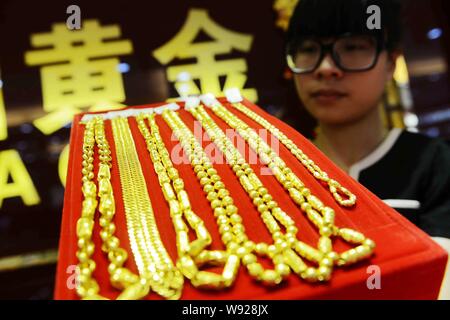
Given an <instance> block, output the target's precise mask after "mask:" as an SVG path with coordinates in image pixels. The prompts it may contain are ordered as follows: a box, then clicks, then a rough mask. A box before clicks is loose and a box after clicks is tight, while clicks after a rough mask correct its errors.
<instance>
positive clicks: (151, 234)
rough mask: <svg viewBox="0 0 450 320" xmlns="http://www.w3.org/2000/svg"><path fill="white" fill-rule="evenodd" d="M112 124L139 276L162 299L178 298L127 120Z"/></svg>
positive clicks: (179, 279)
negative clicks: (147, 282) (146, 281)
mask: <svg viewBox="0 0 450 320" xmlns="http://www.w3.org/2000/svg"><path fill="white" fill-rule="evenodd" d="M111 123H112V129H113V135H114V142H115V146H116V154H117V164H118V167H119V175H120V181H121V187H122V196H123V201H124V207H125V215H126V220H127V228H128V235H129V238H130V244H131V250H132V252H133V255H134V258H135V261H136V265H137V267H138V270H139V274H140V275H141V277H142V278H144V279H147V280H148V281H149V283H150V286H151V288H152V289H153V291H155V292H157V293H158V294H159V295H161V296H162V297H164V298H167V299H178V298H179V297H180V296H181V292H182V288H183V276H182V274H181V273H180V271H179V270H178V269H177V268H176V267H175V266H174V264H173V262H172V260H171V258H170V256H169V254H168V252H167V251H166V249H165V247H164V244H163V242H162V240H161V237H160V235H159V232H158V227H157V224H156V220H155V216H154V212H153V208H152V203H151V201H150V197H149V193H148V190H147V185H146V182H145V178H144V175H143V172H142V168H141V165H140V162H139V158H138V155H137V151H136V147H135V144H134V140H133V137H132V133H131V130H130V127H129V125H128V120H127V118H114V119H112V120H111Z"/></svg>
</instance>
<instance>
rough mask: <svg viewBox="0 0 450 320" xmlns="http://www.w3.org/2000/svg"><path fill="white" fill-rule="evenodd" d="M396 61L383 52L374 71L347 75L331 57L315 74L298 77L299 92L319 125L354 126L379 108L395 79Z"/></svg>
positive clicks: (296, 81)
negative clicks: (390, 80)
mask: <svg viewBox="0 0 450 320" xmlns="http://www.w3.org/2000/svg"><path fill="white" fill-rule="evenodd" d="M393 59H394V57H392V58H389V55H388V53H387V52H386V51H383V52H381V54H380V56H379V59H378V62H377V64H376V65H375V67H374V68H373V69H371V70H369V71H363V72H345V71H342V70H341V69H339V68H338V67H337V66H336V65H335V64H334V62H333V59H332V58H331V57H330V55H327V56H326V57H325V58H324V59H323V61H322V63H321V64H320V66H319V67H318V68H317V69H316V70H315V71H314V72H312V73H308V74H296V75H294V80H295V85H296V88H297V92H298V94H299V96H300V99H301V100H302V102H303V104H304V105H305V107H306V109H307V110H308V111H309V113H311V115H312V116H313V117H314V118H316V119H317V120H318V121H319V122H321V123H325V124H330V125H342V124H348V123H352V122H354V121H357V120H358V119H360V118H362V117H364V116H365V115H366V114H368V113H369V112H371V111H373V109H374V108H377V106H378V104H379V102H380V100H381V97H382V95H383V92H384V88H385V84H386V82H387V81H388V80H389V79H391V78H392V74H393V71H394V67H395V64H394V63H392V61H394V60H393Z"/></svg>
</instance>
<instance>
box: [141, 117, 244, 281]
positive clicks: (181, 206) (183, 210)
mask: <svg viewBox="0 0 450 320" xmlns="http://www.w3.org/2000/svg"><path fill="white" fill-rule="evenodd" d="M145 119H148V121H149V125H150V130H148V128H147V125H146V123H145ZM137 123H138V126H139V129H140V132H141V134H142V136H143V137H144V139H145V141H146V144H147V149H148V152H149V154H150V157H151V159H152V162H153V168H154V170H155V172H156V174H157V175H158V181H159V184H160V186H161V189H162V191H163V194H164V198H165V200H166V201H167V203H168V204H169V208H170V216H171V218H172V222H173V226H174V229H175V232H176V241H177V250H178V257H179V258H178V263H177V266H178V268H179V269H180V271H181V272H182V273H183V274H184V276H185V277H186V278H188V279H190V281H191V283H192V284H193V285H194V286H195V287H202V288H214V289H220V288H224V287H228V286H230V285H231V284H232V283H233V282H234V280H235V278H236V275H237V270H238V268H239V259H238V257H237V256H236V255H230V254H228V252H226V251H220V250H215V251H208V250H205V248H206V247H207V246H209V245H210V244H211V241H212V240H211V236H210V234H209V232H208V230H207V229H206V227H205V225H204V222H203V221H202V220H201V219H200V218H199V217H198V216H197V215H196V214H195V213H194V212H193V211H192V208H191V203H190V200H189V196H188V194H187V192H186V190H185V189H184V181H183V179H181V178H180V176H179V174H178V170H177V169H176V168H174V166H173V163H172V161H171V159H170V155H169V152H168V151H167V148H166V147H165V145H164V142H163V140H162V137H161V135H160V133H159V128H158V125H157V124H156V121H155V119H154V114H151V115H143V114H141V115H139V116H137ZM183 217H184V218H185V219H186V221H187V222H188V224H189V226H190V227H191V228H192V229H193V230H194V231H195V233H196V236H197V239H196V240H194V241H192V242H189V237H188V228H187V226H186V223H185V222H184V220H183ZM196 257H199V258H197V261H194V259H196ZM205 264H210V265H211V264H212V265H223V266H224V269H223V273H222V274H221V275H219V274H217V273H214V272H207V271H199V269H198V268H199V267H201V266H202V265H205Z"/></svg>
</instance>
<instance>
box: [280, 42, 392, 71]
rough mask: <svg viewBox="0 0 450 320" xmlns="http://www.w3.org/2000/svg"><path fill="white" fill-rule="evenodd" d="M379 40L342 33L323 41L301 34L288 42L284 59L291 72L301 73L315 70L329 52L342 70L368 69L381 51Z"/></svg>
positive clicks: (374, 63) (382, 47)
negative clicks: (301, 36)
mask: <svg viewBox="0 0 450 320" xmlns="http://www.w3.org/2000/svg"><path fill="white" fill-rule="evenodd" d="M383 49H384V46H383V45H382V42H381V41H379V40H378V39H377V38H376V37H374V36H371V35H354V34H346V35H343V36H340V37H338V38H336V39H335V40H334V41H333V42H331V43H327V44H324V43H322V42H320V41H319V40H317V39H315V38H302V39H300V40H299V41H296V42H295V43H294V44H291V45H288V48H287V63H288V66H289V68H290V69H291V70H292V72H294V73H296V74H304V73H310V72H313V71H315V70H316V69H317V68H318V67H319V66H320V64H321V63H322V60H323V58H324V57H325V56H326V55H327V53H330V55H331V57H332V59H333V61H334V63H335V64H336V66H337V67H338V68H340V69H341V70H343V71H346V72H361V71H367V70H370V69H372V68H373V67H374V66H375V65H376V64H377V61H378V57H379V55H380V52H381V51H383Z"/></svg>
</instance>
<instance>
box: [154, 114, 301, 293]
mask: <svg viewBox="0 0 450 320" xmlns="http://www.w3.org/2000/svg"><path fill="white" fill-rule="evenodd" d="M162 116H163V118H164V120H165V121H166V123H167V124H168V125H169V126H170V128H171V129H172V131H173V133H174V134H175V136H176V137H177V139H178V140H179V141H180V144H181V146H182V148H183V150H184V152H185V154H186V155H187V156H188V157H189V160H190V162H191V165H192V167H193V169H194V172H195V174H196V176H197V179H198V180H199V182H200V184H201V185H202V187H203V191H204V192H205V193H206V198H207V200H208V201H209V203H210V205H211V208H212V209H213V211H214V216H215V217H216V219H217V224H218V226H219V232H220V234H221V239H222V241H223V243H224V244H225V246H226V250H227V252H228V253H229V254H230V255H235V256H237V257H239V258H240V259H241V260H242V263H243V264H244V266H245V267H246V269H247V271H248V273H249V275H250V276H251V277H253V278H254V279H256V280H258V281H261V282H262V283H263V284H266V285H275V284H278V283H280V282H281V281H282V280H283V279H284V278H286V277H287V276H288V275H289V273H290V269H289V266H288V265H287V264H286V263H285V258H284V256H283V255H282V254H280V253H278V254H276V251H277V250H276V247H275V245H267V244H266V243H262V242H261V243H257V244H255V243H254V242H253V241H250V240H249V239H248V237H247V235H246V233H245V227H244V225H243V224H242V217H241V216H240V215H239V213H238V208H237V207H236V206H235V205H234V201H233V198H232V197H231V196H230V193H229V191H228V190H227V189H226V187H225V184H224V183H223V182H222V180H221V178H220V176H219V175H218V173H217V171H216V169H214V168H213V165H212V162H211V160H210V159H209V158H208V156H207V155H206V153H205V152H204V150H203V148H202V147H201V145H200V144H199V142H198V141H197V139H196V138H195V136H194V135H193V133H192V132H191V130H190V129H189V128H188V127H187V126H186V125H185V124H184V122H183V121H182V120H181V118H180V117H179V116H178V114H177V113H176V112H174V111H170V110H166V111H164V112H163V113H162ZM237 162H239V164H238V163H237ZM237 162H236V164H235V165H236V166H240V165H242V166H244V167H245V166H246V164H245V163H244V161H242V160H239V161H237ZM242 179H244V178H242ZM246 183H247V185H249V184H250V182H248V181H246ZM260 191H261V192H264V190H263V189H261V190H260ZM253 194H255V195H256V194H258V192H257V191H256V190H254V192H253ZM255 198H256V196H255ZM266 199H267V197H266ZM260 208H261V209H262V207H260ZM279 218H280V219H281V220H282V221H283V225H285V226H286V227H287V228H290V230H291V231H292V230H293V228H295V227H294V226H293V225H292V224H293V221H292V220H291V219H290V218H289V217H288V216H287V215H285V214H284V213H283V212H281V211H280V212H279ZM265 223H266V226H268V229H269V230H270V231H271V232H272V233H273V234H274V235H275V236H274V237H276V238H277V239H278V238H279V236H280V232H278V233H277V231H278V229H279V226H278V224H277V222H276V221H275V220H274V219H273V218H272V219H271V217H267V218H266V219H265ZM277 228H278V229H277ZM255 253H256V255H258V256H268V257H269V258H270V259H271V260H272V262H273V264H274V266H275V267H274V269H267V268H264V267H263V265H262V264H261V263H259V262H258V260H257V256H256V255H255ZM290 253H293V252H288V253H286V256H287V257H290V260H289V261H290V262H291V263H292V264H294V265H299V264H300V263H301V261H298V260H299V259H296V258H298V257H296V256H295V254H294V255H292V254H290ZM199 258H201V257H200V255H199V256H198V257H197V259H199ZM200 260H201V259H200ZM235 271H236V272H237V269H236V270H235ZM233 277H234V276H233Z"/></svg>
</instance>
